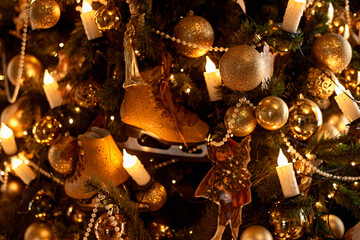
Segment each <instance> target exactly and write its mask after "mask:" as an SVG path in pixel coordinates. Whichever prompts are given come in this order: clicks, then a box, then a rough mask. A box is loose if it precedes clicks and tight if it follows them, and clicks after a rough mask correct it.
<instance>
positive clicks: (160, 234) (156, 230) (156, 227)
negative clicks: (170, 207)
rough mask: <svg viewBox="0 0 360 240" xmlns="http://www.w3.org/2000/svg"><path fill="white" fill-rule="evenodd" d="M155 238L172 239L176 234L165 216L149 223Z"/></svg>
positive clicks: (154, 239) (156, 239)
mask: <svg viewBox="0 0 360 240" xmlns="http://www.w3.org/2000/svg"><path fill="white" fill-rule="evenodd" d="M148 229H149V232H150V235H151V239H153V240H162V239H171V238H172V237H173V236H174V235H173V233H172V231H171V228H170V226H169V221H168V220H167V219H164V218H157V219H155V220H154V221H152V222H151V223H150V224H149V225H148Z"/></svg>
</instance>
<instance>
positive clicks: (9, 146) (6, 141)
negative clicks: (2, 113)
mask: <svg viewBox="0 0 360 240" xmlns="http://www.w3.org/2000/svg"><path fill="white" fill-rule="evenodd" d="M0 138H1V145H2V148H3V150H4V152H5V154H7V155H14V154H15V153H16V152H17V146H16V142H15V137H14V132H13V131H12V130H11V128H9V127H8V126H6V125H5V123H3V122H2V123H1V130H0Z"/></svg>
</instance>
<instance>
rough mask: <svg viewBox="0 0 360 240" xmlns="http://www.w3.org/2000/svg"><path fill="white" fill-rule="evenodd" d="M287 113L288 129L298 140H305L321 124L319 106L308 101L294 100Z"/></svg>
mask: <svg viewBox="0 0 360 240" xmlns="http://www.w3.org/2000/svg"><path fill="white" fill-rule="evenodd" d="M289 112H290V114H289V124H290V129H291V132H292V133H293V137H294V138H295V139H298V140H303V141H304V140H307V139H308V138H309V137H310V136H311V135H313V133H315V132H316V131H317V130H318V129H319V128H320V127H321V125H322V123H323V119H322V113H321V110H320V108H319V106H318V105H317V104H316V103H314V102H313V101H311V100H309V99H297V100H295V101H294V102H293V104H292V106H291V108H290V110H289Z"/></svg>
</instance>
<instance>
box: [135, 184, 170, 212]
mask: <svg viewBox="0 0 360 240" xmlns="http://www.w3.org/2000/svg"><path fill="white" fill-rule="evenodd" d="M166 198H167V194H166V190H165V188H164V186H163V185H161V184H160V183H159V182H157V181H154V182H153V183H152V184H151V185H150V186H149V187H148V188H146V189H144V190H141V191H139V192H138V193H137V194H136V200H137V201H138V202H140V203H143V204H146V205H148V207H149V211H150V212H154V211H157V210H159V209H160V208H161V207H162V206H164V204H165V202H166Z"/></svg>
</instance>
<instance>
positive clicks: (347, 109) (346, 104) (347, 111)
mask: <svg viewBox="0 0 360 240" xmlns="http://www.w3.org/2000/svg"><path fill="white" fill-rule="evenodd" d="M335 81H336V83H337V84H335V93H336V95H337V96H336V97H335V101H336V102H337V104H338V105H339V108H340V109H341V111H342V112H343V113H344V115H345V117H346V118H347V120H348V121H349V122H350V123H351V122H353V121H355V120H356V119H359V118H360V109H359V106H358V105H357V103H356V102H354V101H353V100H351V99H350V98H349V97H348V96H350V97H353V96H352V95H351V92H350V91H349V90H345V88H344V87H343V86H342V85H341V84H340V83H339V81H338V80H337V79H335Z"/></svg>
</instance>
